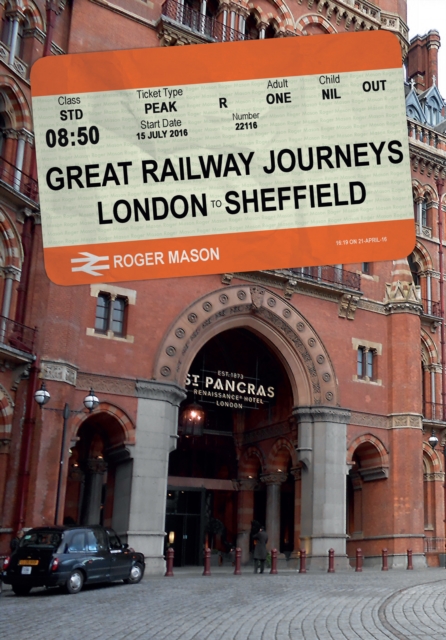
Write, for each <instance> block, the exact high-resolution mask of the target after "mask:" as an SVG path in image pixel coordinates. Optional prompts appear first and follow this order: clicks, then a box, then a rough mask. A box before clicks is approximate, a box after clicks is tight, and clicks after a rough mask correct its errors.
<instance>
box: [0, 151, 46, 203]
mask: <svg viewBox="0 0 446 640" xmlns="http://www.w3.org/2000/svg"><path fill="white" fill-rule="evenodd" d="M0 180H1V181H3V182H6V183H7V184H9V185H10V186H11V187H12V188H13V189H15V190H16V191H19V192H20V193H23V195H25V196H26V197H27V198H30V199H31V200H34V201H35V202H37V201H38V193H39V191H38V186H37V180H35V179H34V178H31V176H29V175H28V174H27V173H25V172H24V171H21V170H20V169H18V168H17V167H15V166H14V165H13V164H11V163H10V162H8V161H7V160H5V158H2V157H0Z"/></svg>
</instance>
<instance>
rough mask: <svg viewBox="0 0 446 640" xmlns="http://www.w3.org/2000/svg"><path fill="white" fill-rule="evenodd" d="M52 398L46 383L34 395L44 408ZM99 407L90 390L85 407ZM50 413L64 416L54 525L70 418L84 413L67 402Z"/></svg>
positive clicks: (56, 522)
mask: <svg viewBox="0 0 446 640" xmlns="http://www.w3.org/2000/svg"><path fill="white" fill-rule="evenodd" d="M50 398H51V396H50V394H49V392H48V391H47V390H46V386H45V382H42V384H41V386H40V389H38V390H37V391H36V393H35V394H34V400H35V401H36V402H37V404H38V405H39V406H40V407H42V408H43V405H45V404H46V403H47V402H48V401H49V400H50ZM98 405H99V398H98V397H97V396H95V395H94V391H93V389H91V388H90V393H89V394H88V396H85V398H84V406H85V407H86V408H87V409H88V411H89V412H90V413H91V412H92V411H93V410H94V409H96V407H97V406H98ZM47 410H48V411H62V416H63V429H62V444H61V447H60V461H59V478H58V482H57V494H56V512H55V515H54V524H58V522H59V514H60V512H61V504H60V498H61V495H62V479H63V467H64V463H65V449H66V440H67V431H68V418H69V417H70V414H72V413H82V412H81V411H71V409H70V406H69V404H68V403H67V402H66V403H65V405H64V408H63V409H53V408H50V407H48V409H47Z"/></svg>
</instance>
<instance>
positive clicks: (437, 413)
mask: <svg viewBox="0 0 446 640" xmlns="http://www.w3.org/2000/svg"><path fill="white" fill-rule="evenodd" d="M423 418H424V419H425V420H443V405H442V404H439V403H435V402H424V403H423Z"/></svg>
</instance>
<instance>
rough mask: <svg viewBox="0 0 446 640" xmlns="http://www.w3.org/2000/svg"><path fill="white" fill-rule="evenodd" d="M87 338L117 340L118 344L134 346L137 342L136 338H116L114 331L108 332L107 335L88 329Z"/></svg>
mask: <svg viewBox="0 0 446 640" xmlns="http://www.w3.org/2000/svg"><path fill="white" fill-rule="evenodd" d="M87 336H94V337H95V338H105V339H106V340H116V341H117V342H129V343H130V344H133V342H135V337H134V336H115V334H114V333H113V331H107V333H99V332H98V331H95V330H94V329H90V327H87Z"/></svg>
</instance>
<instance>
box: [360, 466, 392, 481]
mask: <svg viewBox="0 0 446 640" xmlns="http://www.w3.org/2000/svg"><path fill="white" fill-rule="evenodd" d="M358 473H359V475H360V476H361V479H362V480H363V481H364V482H373V481H374V480H384V479H385V478H388V477H389V469H388V468H387V467H381V466H380V467H368V468H367V467H366V468H365V469H358Z"/></svg>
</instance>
